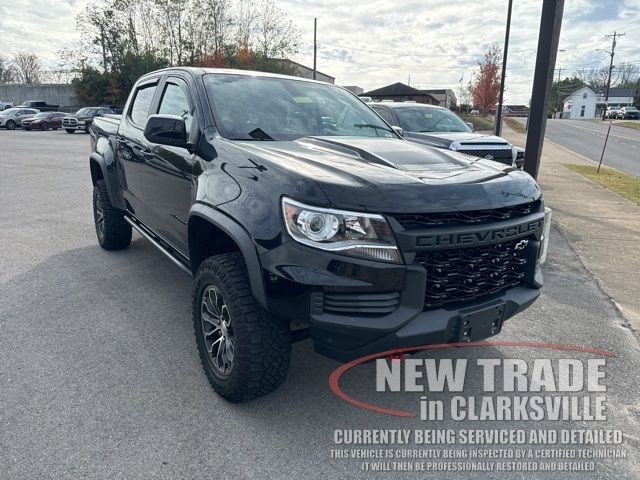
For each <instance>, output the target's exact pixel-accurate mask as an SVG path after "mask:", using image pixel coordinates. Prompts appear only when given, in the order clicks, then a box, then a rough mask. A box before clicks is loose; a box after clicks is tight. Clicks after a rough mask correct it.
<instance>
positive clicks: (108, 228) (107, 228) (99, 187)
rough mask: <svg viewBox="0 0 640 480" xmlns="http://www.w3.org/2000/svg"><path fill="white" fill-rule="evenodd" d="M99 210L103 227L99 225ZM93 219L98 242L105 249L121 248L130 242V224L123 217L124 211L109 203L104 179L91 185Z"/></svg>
mask: <svg viewBox="0 0 640 480" xmlns="http://www.w3.org/2000/svg"><path fill="white" fill-rule="evenodd" d="M99 210H101V211H102V216H103V229H102V231H101V227H100V225H99V213H98V212H99ZM93 221H94V223H95V227H96V236H97V237H98V243H99V244H100V246H101V247H102V248H104V249H105V250H122V249H123V248H127V247H128V246H129V244H130V243H131V225H129V224H128V223H127V222H126V221H125V219H124V212H123V211H122V210H118V209H117V208H114V207H113V205H111V200H110V199H109V192H108V191H107V186H106V185H105V183H104V180H98V181H97V182H96V184H95V186H94V187H93Z"/></svg>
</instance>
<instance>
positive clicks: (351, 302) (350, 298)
mask: <svg viewBox="0 0 640 480" xmlns="http://www.w3.org/2000/svg"><path fill="white" fill-rule="evenodd" d="M399 304H400V292H386V293H342V292H325V294H324V299H323V310H324V311H325V312H327V313H333V314H342V315H386V314H388V313H392V312H394V311H395V310H396V309H397V308H398V305H399Z"/></svg>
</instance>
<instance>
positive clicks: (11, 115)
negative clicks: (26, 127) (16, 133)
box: [0, 107, 40, 130]
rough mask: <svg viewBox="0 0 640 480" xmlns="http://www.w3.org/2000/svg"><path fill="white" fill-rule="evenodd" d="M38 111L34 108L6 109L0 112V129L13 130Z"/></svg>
mask: <svg viewBox="0 0 640 480" xmlns="http://www.w3.org/2000/svg"><path fill="white" fill-rule="evenodd" d="M39 112H40V110H36V109H35V108H18V107H13V108H8V109H6V110H3V111H2V112H0V127H5V128H6V129H7V130H15V128H16V127H19V126H20V124H21V123H22V120H24V119H25V118H29V117H33V116H34V115H35V114H36V113H39Z"/></svg>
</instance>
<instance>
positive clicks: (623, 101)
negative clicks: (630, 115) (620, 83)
mask: <svg viewBox="0 0 640 480" xmlns="http://www.w3.org/2000/svg"><path fill="white" fill-rule="evenodd" d="M635 93H636V92H635V91H634V89H633V88H622V87H611V88H610V89H609V99H608V101H607V102H606V104H607V105H609V106H610V107H628V106H631V105H633V96H634V95H635ZM605 94H606V91H604V90H603V91H599V92H598V104H599V105H598V107H602V106H604V105H605Z"/></svg>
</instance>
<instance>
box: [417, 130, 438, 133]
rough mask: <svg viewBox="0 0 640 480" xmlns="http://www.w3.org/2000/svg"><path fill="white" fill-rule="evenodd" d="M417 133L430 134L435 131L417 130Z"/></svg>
mask: <svg viewBox="0 0 640 480" xmlns="http://www.w3.org/2000/svg"><path fill="white" fill-rule="evenodd" d="M418 132H419V133H431V132H435V130H418Z"/></svg>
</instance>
